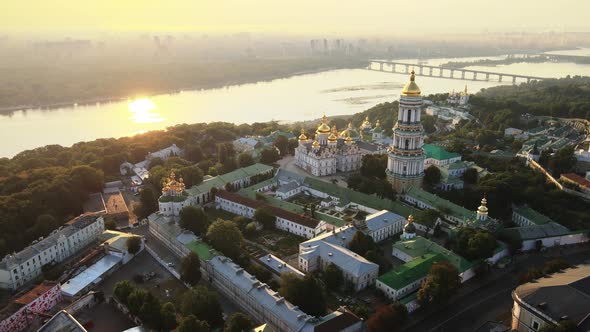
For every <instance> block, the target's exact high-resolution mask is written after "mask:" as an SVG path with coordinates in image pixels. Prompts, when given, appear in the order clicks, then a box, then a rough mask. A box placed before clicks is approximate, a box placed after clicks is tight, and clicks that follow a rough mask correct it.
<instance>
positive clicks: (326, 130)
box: [316, 114, 330, 134]
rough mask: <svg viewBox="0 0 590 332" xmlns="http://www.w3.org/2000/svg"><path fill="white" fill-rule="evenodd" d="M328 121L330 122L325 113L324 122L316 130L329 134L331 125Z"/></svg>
mask: <svg viewBox="0 0 590 332" xmlns="http://www.w3.org/2000/svg"><path fill="white" fill-rule="evenodd" d="M327 122H328V118H327V117H326V115H325V114H324V116H323V117H322V124H321V125H320V126H319V127H318V130H316V132H318V133H321V134H329V133H330V126H328V124H327Z"/></svg>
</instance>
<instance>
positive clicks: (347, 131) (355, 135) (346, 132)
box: [340, 122, 361, 140]
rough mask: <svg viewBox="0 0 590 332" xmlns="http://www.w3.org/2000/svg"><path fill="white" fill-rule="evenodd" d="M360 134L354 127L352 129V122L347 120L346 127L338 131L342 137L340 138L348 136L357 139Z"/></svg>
mask: <svg viewBox="0 0 590 332" xmlns="http://www.w3.org/2000/svg"><path fill="white" fill-rule="evenodd" d="M360 136H361V135H360V134H359V132H358V131H357V130H356V129H354V127H353V126H352V122H349V123H348V127H347V128H346V129H344V130H343V131H341V132H340V137H342V138H345V137H350V138H352V139H353V140H355V139H359V138H360Z"/></svg>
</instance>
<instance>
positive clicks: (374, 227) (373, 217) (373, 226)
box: [365, 210, 405, 232]
mask: <svg viewBox="0 0 590 332" xmlns="http://www.w3.org/2000/svg"><path fill="white" fill-rule="evenodd" d="M402 220H404V221H405V218H404V217H402V216H400V215H399V214H395V213H393V212H389V211H387V210H381V211H379V212H376V213H373V214H370V215H368V216H367V217H366V219H365V223H366V225H367V229H368V230H369V232H376V231H378V230H380V229H382V228H385V227H388V226H390V225H392V224H395V223H396V222H399V221H402Z"/></svg>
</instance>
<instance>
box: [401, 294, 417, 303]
mask: <svg viewBox="0 0 590 332" xmlns="http://www.w3.org/2000/svg"><path fill="white" fill-rule="evenodd" d="M417 298H418V292H414V293H412V294H410V295H408V296H406V297H404V298H402V299H400V300H399V303H401V304H403V305H407V304H408V303H410V302H412V301H415V300H416V299H417Z"/></svg>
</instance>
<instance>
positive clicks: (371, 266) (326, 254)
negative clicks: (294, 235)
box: [299, 241, 379, 277]
mask: <svg viewBox="0 0 590 332" xmlns="http://www.w3.org/2000/svg"><path fill="white" fill-rule="evenodd" d="M305 248H306V249H305V251H304V252H302V253H300V255H299V257H302V258H305V259H309V257H314V256H315V255H319V256H320V257H322V259H323V260H324V261H325V262H326V263H327V264H329V263H334V265H336V266H338V267H339V268H340V269H341V270H343V271H345V272H347V273H349V274H351V275H353V276H355V277H360V276H363V275H365V274H367V273H369V272H372V271H378V270H379V265H377V264H375V263H373V262H370V261H368V260H367V259H365V258H364V257H363V256H361V255H359V254H357V253H355V252H353V251H351V250H348V249H346V248H345V247H342V246H340V245H336V244H332V243H330V242H326V241H317V242H315V243H314V244H313V245H312V246H310V247H305Z"/></svg>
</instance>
